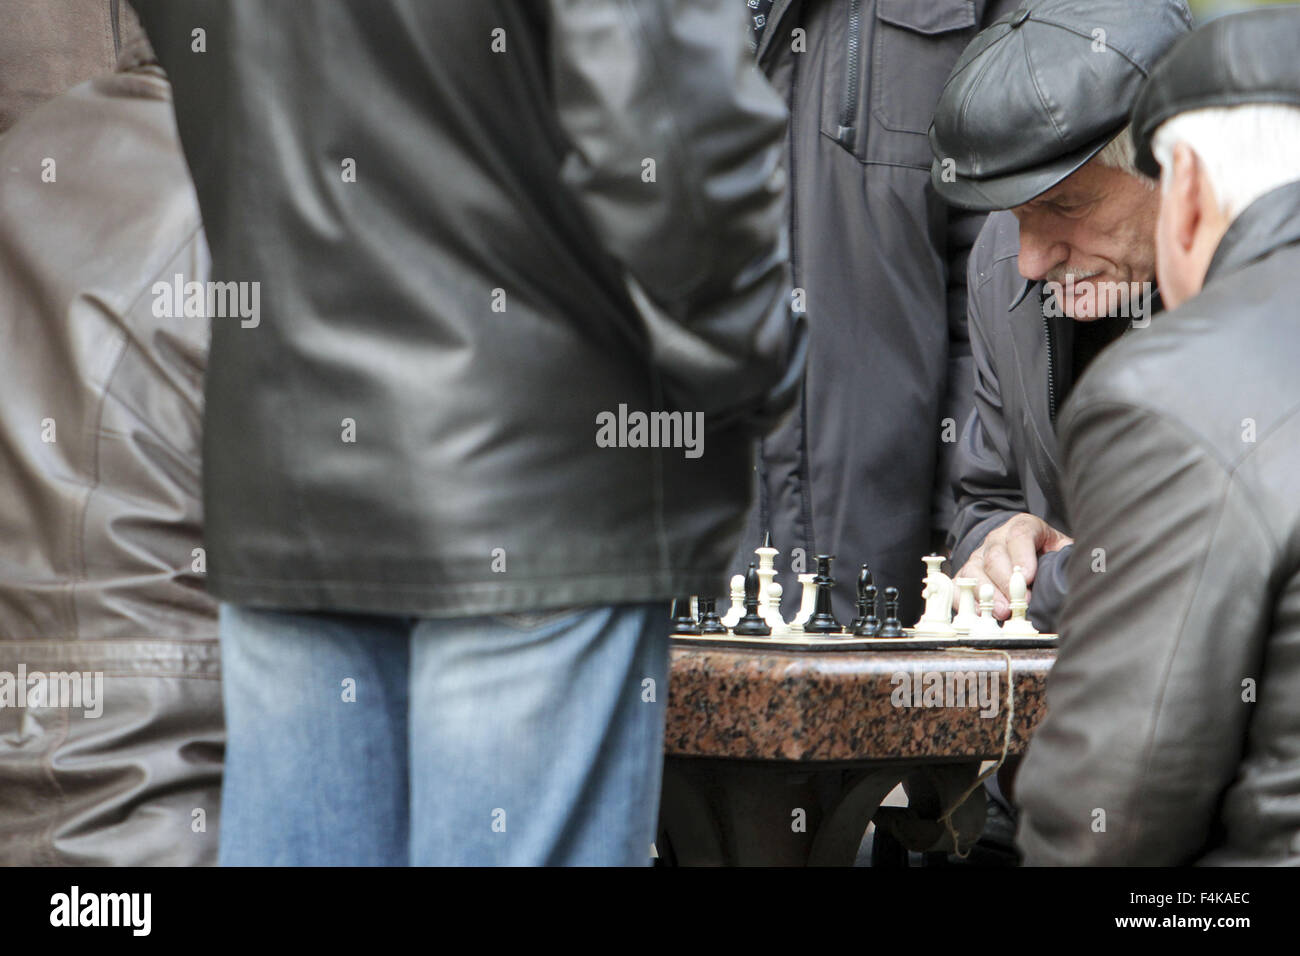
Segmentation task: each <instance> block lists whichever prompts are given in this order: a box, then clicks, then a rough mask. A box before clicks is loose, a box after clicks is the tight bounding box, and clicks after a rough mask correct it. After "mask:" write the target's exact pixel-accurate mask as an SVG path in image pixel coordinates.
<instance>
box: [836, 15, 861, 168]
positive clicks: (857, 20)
mask: <svg viewBox="0 0 1300 956" xmlns="http://www.w3.org/2000/svg"><path fill="white" fill-rule="evenodd" d="M861 46H862V0H849V52H848V65H847V67H846V69H845V74H846V76H845V79H844V111H843V112H842V113H841V114H840V128H839V130H838V131H837V133H838V139H839V143H840V145H841V146H845V147H848V148H849V149H852V148H853V125H854V123H855V122H856V121H857V118H858V63H859V61H860V59H861V49H860V48H861Z"/></svg>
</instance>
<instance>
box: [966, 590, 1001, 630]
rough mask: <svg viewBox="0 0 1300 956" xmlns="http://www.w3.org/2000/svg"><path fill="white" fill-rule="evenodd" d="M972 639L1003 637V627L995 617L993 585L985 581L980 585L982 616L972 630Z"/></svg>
mask: <svg viewBox="0 0 1300 956" xmlns="http://www.w3.org/2000/svg"><path fill="white" fill-rule="evenodd" d="M970 636H971V637H1001V636H1002V625H1000V624H998V619H997V618H995V617H994V616H993V585H992V584H990V583H989V582H988V581H985V582H984V583H983V584H981V585H980V616H979V620H978V621H976V622H975V626H974V627H972V628H971V629H970Z"/></svg>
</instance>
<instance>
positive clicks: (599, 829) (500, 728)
mask: <svg viewBox="0 0 1300 956" xmlns="http://www.w3.org/2000/svg"><path fill="white" fill-rule="evenodd" d="M668 625H669V621H668V607H667V605H666V604H638V605H619V606H613V607H597V608H582V609H577V610H566V611H560V612H556V613H550V614H536V615H504V616H498V617H478V618H458V619H452V620H436V619H428V618H409V617H381V616H361V615H345V614H293V613H283V612H275V611H261V610H253V609H250V608H246V607H238V606H234V605H229V604H223V605H222V607H221V624H220V630H221V655H222V680H223V684H224V691H223V693H224V698H225V710H226V726H227V731H226V732H227V742H226V769H225V779H224V782H223V785H222V819H221V841H220V861H221V863H222V864H223V865H234V866H243V865H304V866H339V865H360V866H364V865H380V866H389V865H396V866H403V865H407V864H413V865H435V866H443V865H474V866H477V865H566V864H576V865H644V864H647V863H648V862H649V860H650V845H651V842H652V841H653V840H654V836H655V828H656V820H657V814H658V803H659V784H660V779H661V775H662V771H663V735H664V714H665V709H666V707H667V703H668V630H669V627H668Z"/></svg>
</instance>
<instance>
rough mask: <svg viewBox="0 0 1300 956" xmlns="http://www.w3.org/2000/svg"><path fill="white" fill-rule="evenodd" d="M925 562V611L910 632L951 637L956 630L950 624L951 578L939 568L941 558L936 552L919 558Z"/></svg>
mask: <svg viewBox="0 0 1300 956" xmlns="http://www.w3.org/2000/svg"><path fill="white" fill-rule="evenodd" d="M921 560H922V561H924V562H925V566H926V569H927V570H926V575H925V590H924V591H922V592H921V597H922V598H924V599H925V613H924V614H922V615H921V619H920V620H919V621H917V622H916V627H914V628H913V629H912V633H913V634H914V635H915V636H916V637H952V636H953V635H955V634H956V633H957V631H956V630H955V629H954V628H953V626H952V578H950V577H948V575H946V574H944V573H943V572H942V571H940V570H939V568H940V567H941V566H942V565H943V558H942V557H941V556H939V555H937V554H931V555H927V556H926V557H924V558H922V559H921Z"/></svg>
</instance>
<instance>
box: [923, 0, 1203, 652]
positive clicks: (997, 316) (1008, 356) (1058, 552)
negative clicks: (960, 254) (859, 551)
mask: <svg viewBox="0 0 1300 956" xmlns="http://www.w3.org/2000/svg"><path fill="white" fill-rule="evenodd" d="M1190 29H1191V15H1190V13H1189V12H1188V10H1187V7H1186V5H1185V4H1184V3H1183V2H1182V0H1042V2H1038V3H1033V4H1030V5H1028V6H1027V7H1024V8H1022V9H1020V10H1018V11H1016V12H1014V13H1012V14H1010V15H1009V16H1007V17H1004V18H1002V19H1001V20H999V21H998V22H997V23H995V24H994V25H993V26H991V27H989V28H988V29H986V30H984V31H983V32H982V33H980V34H979V35H978V36H977V37H976V38H975V40H974V41H972V43H971V44H970V46H969V47H967V49H966V52H965V53H964V54H963V55H962V57H961V59H960V60H959V61H958V63H957V65H956V67H955V68H954V70H953V73H952V76H951V77H950V78H949V80H948V83H947V86H946V87H945V88H944V91H943V94H942V96H941V97H940V99H939V103H938V106H937V109H936V112H935V116H934V122H933V125H932V127H931V129H930V144H931V149H932V152H933V153H934V163H933V166H932V169H931V178H932V180H933V182H934V186H935V189H936V190H937V191H938V193H939V195H940V196H942V197H943V198H944V199H945V200H947V201H948V202H950V203H953V204H955V205H958V206H962V207H965V208H968V209H985V210H1005V211H1002V212H997V213H994V214H993V215H991V216H990V217H989V218H988V221H987V222H986V224H985V226H984V229H983V231H982V232H981V234H980V238H979V240H978V241H977V242H976V245H975V248H974V250H973V251H972V253H971V257H970V264H969V270H970V274H969V279H968V295H969V310H968V317H969V324H970V338H971V350H972V353H973V357H974V366H975V394H974V400H975V409H974V411H973V412H972V414H971V416H970V418H969V419H968V420H967V422H966V424H965V428H964V429H963V432H962V435H961V440H960V445H959V448H958V454H957V456H956V465H955V467H956V474H955V475H954V483H955V485H956V492H957V494H958V499H959V500H958V505H957V515H956V520H955V522H954V525H953V527H952V533H951V543H952V546H953V551H952V566H953V567H954V568H960V569H961V570H960V572H959V573H960V574H961V575H962V576H965V577H973V578H976V579H977V580H978V581H980V583H981V584H983V583H984V582H986V581H987V582H991V583H992V584H993V586H994V588H995V597H994V614H995V615H996V616H997V617H999V618H1003V619H1005V618H1006V617H1007V616H1008V614H1009V611H1010V608H1009V602H1008V590H1009V588H1008V585H1009V582H1010V578H1011V573H1012V569H1013V567H1014V566H1015V565H1020V566H1021V567H1022V568H1024V571H1025V578H1026V580H1027V581H1028V582H1029V584H1030V585H1031V602H1030V608H1029V611H1030V618H1031V620H1033V621H1034V623H1035V624H1036V625H1037V626H1038V627H1039V628H1040V629H1041V630H1055V629H1056V620H1055V618H1056V614H1057V613H1058V611H1059V608H1060V602H1061V600H1062V596H1063V591H1064V564H1065V561H1064V558H1065V555H1066V554H1067V553H1068V551H1069V544H1070V541H1071V538H1070V527H1069V522H1068V520H1067V517H1066V514H1065V509H1064V508H1063V506H1062V501H1061V490H1060V474H1059V461H1058V457H1057V448H1056V438H1055V426H1056V416H1057V411H1058V409H1059V408H1060V407H1061V406H1062V405H1063V404H1064V401H1065V398H1066V396H1067V395H1068V394H1069V392H1070V389H1071V387H1072V385H1073V383H1074V382H1075V381H1076V380H1077V379H1078V377H1079V375H1080V374H1081V373H1082V371H1083V369H1084V368H1085V367H1086V366H1087V364H1088V363H1089V362H1090V361H1091V360H1092V358H1093V357H1094V356H1096V355H1097V353H1098V352H1100V351H1101V350H1102V349H1103V348H1104V347H1105V346H1106V345H1108V344H1109V343H1110V342H1112V341H1113V340H1115V339H1116V338H1118V337H1119V336H1120V335H1121V334H1123V333H1124V332H1125V331H1126V330H1128V329H1129V328H1131V327H1139V328H1140V327H1143V326H1145V325H1146V324H1147V323H1148V322H1149V319H1150V316H1151V313H1152V312H1153V311H1155V310H1157V309H1158V308H1159V298H1158V296H1156V295H1155V293H1154V285H1153V283H1152V279H1153V278H1154V272H1155V250H1154V242H1153V238H1152V236H1153V227H1154V223H1155V216H1156V207H1157V201H1158V196H1157V193H1156V191H1155V188H1154V187H1155V183H1154V181H1152V180H1150V179H1148V178H1146V177H1144V176H1143V175H1141V173H1139V171H1138V170H1137V169H1136V168H1134V165H1133V156H1132V146H1131V142H1130V140H1129V138H1128V137H1127V136H1126V135H1124V132H1125V128H1126V124H1127V122H1128V114H1129V110H1130V109H1131V108H1132V105H1133V101H1134V98H1135V97H1136V96H1137V91H1138V89H1139V87H1140V85H1141V83H1142V81H1143V80H1144V79H1145V78H1146V76H1147V74H1148V73H1149V71H1150V69H1151V68H1152V67H1153V66H1154V65H1155V63H1156V61H1157V60H1158V59H1159V58H1160V57H1161V56H1162V55H1163V54H1164V53H1165V52H1166V51H1167V50H1168V49H1169V48H1170V47H1171V46H1172V45H1173V43H1174V42H1175V41H1176V40H1177V39H1178V38H1179V37H1181V36H1184V35H1186V33H1187V32H1188V31H1189V30H1190Z"/></svg>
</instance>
